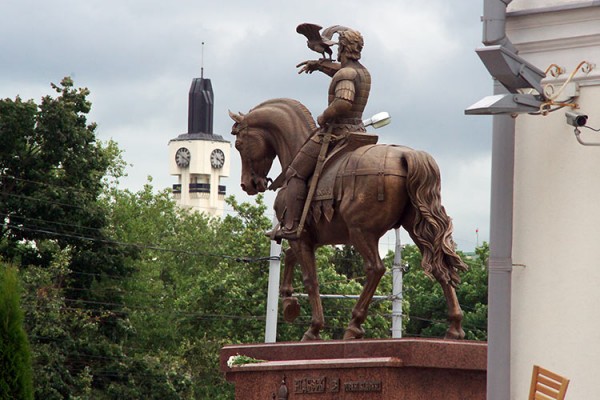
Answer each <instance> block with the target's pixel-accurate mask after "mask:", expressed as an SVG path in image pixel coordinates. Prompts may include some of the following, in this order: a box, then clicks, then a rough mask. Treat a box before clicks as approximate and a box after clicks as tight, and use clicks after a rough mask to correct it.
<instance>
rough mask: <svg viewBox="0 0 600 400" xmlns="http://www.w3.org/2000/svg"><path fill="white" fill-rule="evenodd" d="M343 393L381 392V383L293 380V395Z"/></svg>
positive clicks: (317, 378) (320, 378)
mask: <svg viewBox="0 0 600 400" xmlns="http://www.w3.org/2000/svg"><path fill="white" fill-rule="evenodd" d="M342 389H343V391H344V392H363V393H364V392H372V393H376V392H381V391H382V389H383V384H382V382H381V381H349V382H341V381H340V378H337V377H336V378H328V377H326V376H319V377H316V378H315V377H303V378H300V379H294V394H315V393H338V392H339V391H340V390H342Z"/></svg>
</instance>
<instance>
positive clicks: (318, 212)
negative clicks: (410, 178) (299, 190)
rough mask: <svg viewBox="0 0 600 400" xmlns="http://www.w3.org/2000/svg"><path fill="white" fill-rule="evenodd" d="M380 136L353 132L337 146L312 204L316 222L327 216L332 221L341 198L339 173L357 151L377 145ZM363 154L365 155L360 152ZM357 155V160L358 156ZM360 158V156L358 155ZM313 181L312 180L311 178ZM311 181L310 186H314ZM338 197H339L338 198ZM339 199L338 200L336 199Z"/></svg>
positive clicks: (331, 154)
mask: <svg viewBox="0 0 600 400" xmlns="http://www.w3.org/2000/svg"><path fill="white" fill-rule="evenodd" d="M377 140H378V136H377V135H373V134H368V133H361V132H351V133H349V134H348V135H346V137H345V138H344V139H343V140H342V142H341V143H339V144H338V145H336V146H335V147H334V148H333V150H332V151H331V153H330V154H329V155H328V156H327V158H326V159H325V161H324V163H323V170H322V171H321V174H320V176H319V181H318V182H317V186H316V189H315V195H314V197H313V199H312V204H311V209H310V211H311V215H312V217H313V219H314V221H315V222H317V221H319V220H320V219H321V216H325V218H326V219H327V221H331V218H332V217H333V214H334V203H335V201H336V200H340V198H341V193H342V190H341V187H340V186H341V179H338V178H340V175H339V174H338V171H339V170H340V168H341V167H342V166H345V165H347V164H348V163H349V161H350V156H351V155H352V154H354V153H353V152H354V151H355V150H357V149H360V148H364V149H365V150H366V149H368V148H370V147H372V146H374V145H375V144H376V143H377ZM360 153H361V154H364V153H362V152H360ZM354 155H355V157H354V158H355V159H356V156H357V154H354ZM358 158H360V155H358ZM311 180H312V178H311ZM311 180H309V182H308V185H309V186H310V185H311V184H312V182H311ZM336 195H337V196H336ZM336 197H337V198H336Z"/></svg>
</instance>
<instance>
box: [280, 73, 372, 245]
mask: <svg viewBox="0 0 600 400" xmlns="http://www.w3.org/2000/svg"><path fill="white" fill-rule="evenodd" d="M370 89H371V75H370V74H369V71H367V69H366V68H365V67H363V66H362V65H361V64H360V63H359V62H354V63H353V65H352V66H349V67H344V68H341V69H340V70H339V71H337V72H336V73H335V75H334V76H333V79H332V81H331V84H330V86H329V97H328V104H331V103H333V101H334V100H336V99H341V100H346V101H349V102H350V103H352V108H351V109H350V111H349V112H347V113H345V114H344V115H340V116H336V117H335V118H333V119H332V120H330V121H326V124H325V126H324V127H323V128H324V129H325V130H328V131H329V132H330V133H331V135H332V143H334V145H335V143H336V142H340V143H341V142H343V140H344V139H345V137H346V135H347V134H348V133H350V132H366V129H365V126H364V125H363V122H362V115H363V111H364V109H365V106H366V105H367V100H368V98H369V91H370ZM324 134H325V131H323V130H321V131H319V132H318V133H316V134H314V135H313V136H312V137H311V138H310V140H308V141H307V142H306V143H305V144H304V146H303V147H302V149H300V152H299V153H298V154H297V155H296V157H295V158H294V160H293V161H292V163H291V164H290V165H289V167H288V169H287V171H286V184H285V199H286V202H285V203H286V210H285V211H284V215H283V228H284V229H283V230H281V231H279V232H278V234H279V235H281V237H284V238H294V236H295V232H294V229H296V227H297V224H298V222H299V220H300V214H301V210H302V209H303V205H304V202H305V200H306V196H307V191H308V189H307V185H306V182H307V180H308V179H309V178H310V177H311V175H312V174H313V172H314V170H315V166H316V164H317V158H318V156H319V152H320V150H321V143H322V139H323V135H324ZM282 192H283V191H282ZM282 194H283V193H282Z"/></svg>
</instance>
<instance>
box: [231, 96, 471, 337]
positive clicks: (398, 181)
mask: <svg viewBox="0 0 600 400" xmlns="http://www.w3.org/2000/svg"><path fill="white" fill-rule="evenodd" d="M230 116H231V118H232V119H233V120H234V121H235V123H234V125H233V128H232V134H233V135H235V136H236V141H235V147H236V149H237V150H238V151H239V153H240V156H241V160H242V178H241V186H242V189H243V190H244V191H245V192H246V193H248V194H249V195H255V194H257V193H259V192H264V191H265V190H266V189H267V187H268V183H269V180H270V179H269V178H268V177H267V174H268V173H269V171H270V169H271V166H272V163H273V160H274V159H275V157H277V158H279V162H280V163H281V167H282V170H283V171H285V169H286V168H287V166H288V165H289V164H290V163H291V162H292V160H293V159H294V156H295V155H296V153H297V152H298V151H299V149H300V148H301V147H302V144H303V143H304V142H305V141H306V140H307V139H308V138H309V137H310V136H311V135H312V134H313V133H314V132H315V131H316V129H317V127H316V124H315V121H314V119H313V117H312V116H311V114H310V112H309V111H308V110H307V109H306V108H305V107H304V106H303V105H302V104H300V103H299V102H297V101H295V100H291V99H273V100H268V101H265V102H263V103H261V104H259V105H258V106H256V107H255V108H253V109H252V110H250V111H249V112H248V113H247V114H241V113H240V114H234V113H231V112H230ZM365 149H366V150H365ZM357 152H360V156H355V157H354V158H352V157H353V155H352V152H350V153H349V154H348V155H347V157H350V158H351V161H347V162H345V163H342V166H341V167H340V169H339V170H338V171H337V174H336V178H335V180H336V181H337V185H336V189H334V190H333V192H335V193H333V196H332V200H331V201H330V202H329V204H331V207H330V209H331V212H329V213H327V214H328V215H327V217H325V216H324V215H325V214H326V212H323V215H322V216H320V217H319V218H310V219H308V220H307V221H308V222H307V225H306V229H305V231H303V233H302V234H301V235H300V238H299V239H298V240H294V241H290V242H289V245H290V249H289V250H288V251H287V252H286V254H285V268H284V273H283V281H282V284H281V288H280V290H281V296H282V297H283V299H284V317H285V319H286V320H288V321H289V320H293V319H294V318H295V317H296V316H297V315H298V312H299V308H298V307H299V306H298V303H297V300H296V299H295V298H293V297H291V296H292V293H293V288H292V275H293V267H294V265H295V263H296V261H297V262H299V263H300V266H301V268H302V276H303V283H304V287H305V289H306V291H307V293H308V296H309V301H310V305H311V308H312V320H311V325H310V327H309V329H308V330H307V331H306V332H305V334H304V336H303V340H315V339H319V338H320V337H319V332H320V331H321V329H322V328H323V325H324V317H323V307H322V305H321V298H320V296H319V284H318V281H317V272H316V264H315V249H316V248H317V247H319V246H322V245H327V244H351V245H353V246H354V247H355V248H356V249H357V251H358V252H359V253H360V254H361V256H362V257H363V259H364V268H365V272H366V277H367V280H366V283H365V285H364V287H363V291H362V293H361V294H360V296H359V299H358V300H357V302H356V305H355V306H354V308H353V310H352V319H351V321H350V323H349V325H348V327H347V329H346V332H345V334H344V339H358V338H362V337H363V336H364V330H363V328H362V326H361V325H362V324H363V322H364V321H365V319H366V317H367V310H368V307H369V304H370V302H371V300H372V297H373V295H374V293H375V289H376V288H377V285H378V284H379V281H380V279H381V277H382V276H383V274H384V272H385V266H384V265H383V262H382V261H381V258H380V257H379V250H378V242H379V239H380V238H381V237H382V236H383V235H384V234H385V233H386V232H387V231H389V230H390V229H395V228H399V227H400V226H402V227H403V228H404V229H406V231H407V232H408V233H409V234H410V237H411V238H412V239H413V241H414V242H415V244H416V245H417V246H418V248H419V250H420V251H421V254H422V256H423V261H422V264H421V265H422V267H423V269H424V271H425V273H426V274H427V275H429V276H430V277H433V278H435V279H436V280H437V281H438V282H439V284H440V285H441V286H442V289H443V292H444V295H445V297H446V302H447V306H448V321H449V328H448V330H447V332H446V338H451V339H462V338H464V335H465V333H464V331H463V329H462V326H461V320H462V310H461V308H460V305H459V303H458V299H457V297H456V292H455V287H456V286H457V285H458V283H459V282H460V277H459V274H458V272H459V271H464V270H466V268H467V267H466V265H465V264H464V263H463V261H462V260H461V259H460V257H459V256H458V255H457V254H456V251H455V249H454V241H453V240H452V236H451V235H452V221H451V219H450V218H449V217H448V215H447V214H446V211H445V209H444V207H443V206H442V205H441V194H440V173H439V169H438V167H437V164H436V163H435V161H434V159H433V158H432V157H431V156H430V155H429V154H427V153H425V152H423V151H418V150H413V149H410V148H408V147H404V146H393V145H372V146H369V147H368V149H367V148H366V147H361V148H359V149H357V150H355V151H354V153H357ZM382 160H385V161H384V163H385V165H384V166H383V167H382ZM282 190H283V189H282ZM278 200H279V196H278ZM277 204H278V201H276V207H275V208H276V213H277V214H278V218H279V219H280V220H281V213H282V212H283V211H282V209H281V207H278V206H277Z"/></svg>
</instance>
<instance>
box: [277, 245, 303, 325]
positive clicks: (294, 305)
mask: <svg viewBox="0 0 600 400" xmlns="http://www.w3.org/2000/svg"><path fill="white" fill-rule="evenodd" d="M297 261H298V258H297V257H296V253H294V250H292V248H289V249H287V250H286V251H285V259H284V263H283V265H284V268H283V280H282V282H281V287H280V294H281V298H282V299H283V319H285V320H286V321H287V322H294V320H295V319H296V318H297V317H298V315H300V304H299V303H298V299H297V298H295V297H292V294H293V293H294V288H293V286H292V279H293V278H294V267H295V266H296V263H297Z"/></svg>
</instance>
